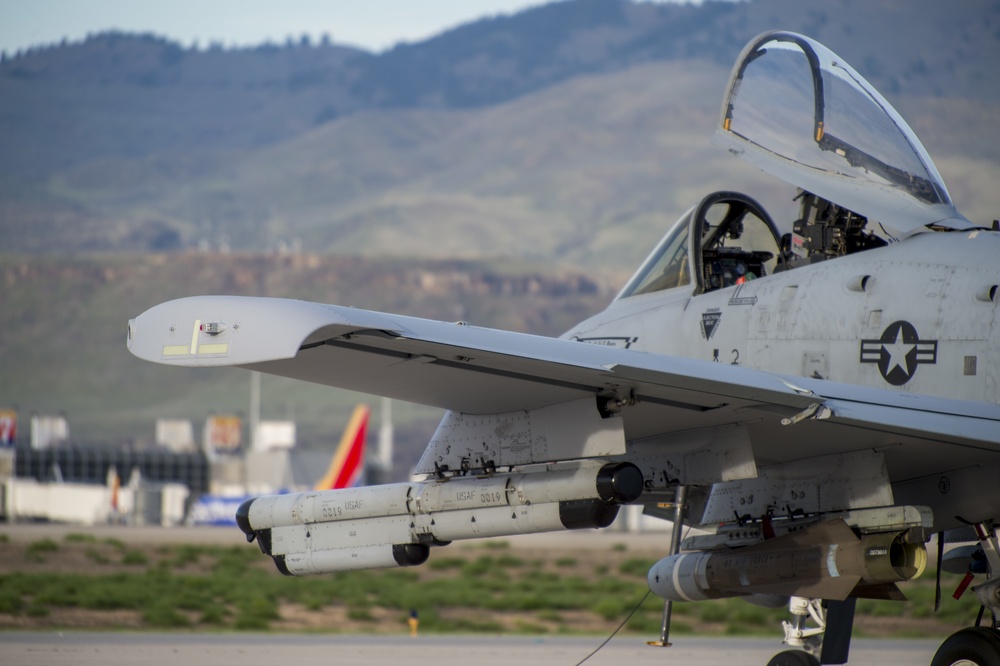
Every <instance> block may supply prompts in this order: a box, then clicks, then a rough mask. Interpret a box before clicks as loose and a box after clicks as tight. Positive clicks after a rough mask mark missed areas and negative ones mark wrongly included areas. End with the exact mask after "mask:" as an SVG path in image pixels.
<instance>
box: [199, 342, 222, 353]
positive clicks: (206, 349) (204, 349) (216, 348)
mask: <svg viewBox="0 0 1000 666" xmlns="http://www.w3.org/2000/svg"><path fill="white" fill-rule="evenodd" d="M228 351H229V344H228V343H226V342H220V343H217V344H214V345H202V346H201V347H199V348H198V353H199V354H225V353H227V352H228Z"/></svg>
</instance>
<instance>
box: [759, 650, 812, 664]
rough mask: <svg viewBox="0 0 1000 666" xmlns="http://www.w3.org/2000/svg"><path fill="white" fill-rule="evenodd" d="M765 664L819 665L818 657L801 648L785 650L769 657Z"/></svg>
mask: <svg viewBox="0 0 1000 666" xmlns="http://www.w3.org/2000/svg"><path fill="white" fill-rule="evenodd" d="M767 666H819V659H817V658H816V657H814V656H812V655H811V654H809V653H808V652H803V651H802V650H785V651H784V652H779V653H778V654H776V655H774V656H773V657H771V661H769V662H767Z"/></svg>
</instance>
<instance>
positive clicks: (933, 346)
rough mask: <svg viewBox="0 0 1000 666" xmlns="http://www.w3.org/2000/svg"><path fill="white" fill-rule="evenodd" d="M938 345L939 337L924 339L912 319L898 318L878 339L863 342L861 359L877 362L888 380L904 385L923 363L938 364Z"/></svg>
mask: <svg viewBox="0 0 1000 666" xmlns="http://www.w3.org/2000/svg"><path fill="white" fill-rule="evenodd" d="M937 346H938V341H937V340H921V339H920V336H919V335H917V329H916V328H914V327H913V324H911V323H910V322H908V321H897V322H893V323H891V324H889V326H888V327H886V329H885V330H884V331H883V332H882V337H881V338H879V339H878V340H862V341H861V362H862V363H877V364H878V371H879V372H880V373H882V377H883V378H884V379H885V381H887V382H889V383H890V384H892V385H893V386H902V385H903V384H905V383H906V382H908V381H910V380H911V379H913V375H914V374H915V373H916V372H917V366H918V365H920V364H921V363H937Z"/></svg>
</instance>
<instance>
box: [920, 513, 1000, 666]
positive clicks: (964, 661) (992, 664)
mask: <svg viewBox="0 0 1000 666" xmlns="http://www.w3.org/2000/svg"><path fill="white" fill-rule="evenodd" d="M973 527H974V528H975V530H976V535H977V536H978V537H979V544H980V546H981V547H982V549H983V555H985V557H986V561H987V562H988V564H989V566H988V572H987V580H986V582H985V583H983V584H982V585H978V586H976V587H974V588H973V589H974V590H975V591H976V596H977V597H979V601H980V603H981V604H982V609H981V610H980V611H979V619H978V620H976V625H977V626H975V627H968V628H967V629H962V630H961V631H957V632H955V633H954V634H952V635H951V636H949V637H948V639H947V640H946V641H945V642H944V643H942V644H941V647H940V648H938V651H937V652H936V653H935V654H934V660H933V661H931V666H1000V629H998V628H997V619H998V617H1000V579H998V578H997V572H998V571H1000V548H998V542H997V534H996V530H995V529H994V526H993V525H992V524H986V523H979V524H976V525H974V526H973ZM938 538H939V539H940V538H941V535H939V536H938ZM939 566H940V565H939ZM972 571H973V569H972V567H971V566H970V568H969V573H968V580H971V579H972ZM966 584H967V581H966ZM987 610H989V612H990V616H991V618H992V622H991V625H992V626H979V623H980V621H982V619H983V614H984V612H985V611H987Z"/></svg>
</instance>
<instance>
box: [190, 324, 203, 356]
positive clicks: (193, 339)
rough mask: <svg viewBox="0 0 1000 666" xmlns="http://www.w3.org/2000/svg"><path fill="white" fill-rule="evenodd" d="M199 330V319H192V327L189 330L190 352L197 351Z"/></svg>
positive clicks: (194, 352) (195, 352)
mask: <svg viewBox="0 0 1000 666" xmlns="http://www.w3.org/2000/svg"><path fill="white" fill-rule="evenodd" d="M200 331H201V319H195V320H194V329H193V330H192V331H191V354H192V355H194V354H197V353H198V333H199V332H200Z"/></svg>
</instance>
